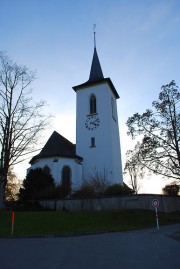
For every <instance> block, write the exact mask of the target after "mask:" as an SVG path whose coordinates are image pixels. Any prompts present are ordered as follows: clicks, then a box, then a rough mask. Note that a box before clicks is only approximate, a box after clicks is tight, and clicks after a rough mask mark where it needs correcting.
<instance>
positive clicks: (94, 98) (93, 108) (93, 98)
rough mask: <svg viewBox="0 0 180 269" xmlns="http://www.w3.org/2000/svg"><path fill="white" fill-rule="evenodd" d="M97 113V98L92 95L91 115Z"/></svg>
mask: <svg viewBox="0 0 180 269" xmlns="http://www.w3.org/2000/svg"><path fill="white" fill-rule="evenodd" d="M95 113H96V96H95V95H94V94H92V95H91V96H90V114H95Z"/></svg>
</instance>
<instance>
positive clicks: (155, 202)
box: [152, 199, 159, 208]
mask: <svg viewBox="0 0 180 269" xmlns="http://www.w3.org/2000/svg"><path fill="white" fill-rule="evenodd" d="M152 206H153V207H155V208H157V207H158V206H159V200H158V199H153V200H152Z"/></svg>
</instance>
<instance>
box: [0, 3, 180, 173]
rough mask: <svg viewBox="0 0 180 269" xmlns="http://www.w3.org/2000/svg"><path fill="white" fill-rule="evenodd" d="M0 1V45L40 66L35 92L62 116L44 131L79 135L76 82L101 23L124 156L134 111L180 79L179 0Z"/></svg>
mask: <svg viewBox="0 0 180 269" xmlns="http://www.w3.org/2000/svg"><path fill="white" fill-rule="evenodd" d="M0 7H1V16H0V50H1V51H6V52H7V54H8V55H9V56H11V57H12V58H13V59H14V61H15V62H17V63H18V64H25V65H27V66H28V67H29V68H30V69H31V70H37V79H36V81H35V82H34V83H33V84H32V88H33V89H34V92H33V97H34V99H35V100H39V99H44V100H46V101H47V103H48V104H49V106H48V111H49V112H50V113H51V114H54V115H55V116H56V118H55V119H54V122H53V123H52V129H51V130H48V131H47V133H46V136H45V138H46V139H47V138H48V137H49V135H50V134H51V132H52V130H54V129H55V130H56V131H58V132H59V133H61V134H62V135H64V136H65V137H66V138H68V139H69V140H71V141H72V142H73V143H75V117H76V116H75V109H76V104H75V103H76V96H75V92H74V91H73V90H72V86H75V85H78V84H81V83H83V82H85V81H87V80H88V78H89V72H90V66H91V61H92V55H93V24H96V25H97V26H96V37H97V51H98V55H99V59H100V62H101V66H102V70H103V73H104V76H105V77H110V78H111V80H112V81H113V83H114V85H115V87H116V89H117V91H118V93H119V95H120V100H119V101H118V114H119V126H120V134H121V146H122V158H123V162H124V161H125V158H124V155H125V152H126V150H127V149H129V148H130V147H131V141H130V138H127V136H126V131H127V129H126V125H125V122H126V121H127V119H128V117H129V116H132V115H133V113H135V112H139V113H141V112H143V111H144V110H145V109H146V108H150V107H151V103H152V101H153V100H156V99H157V97H158V92H159V90H160V88H161V86H162V85H163V84H167V83H169V82H170V81H171V80H173V79H174V80H175V81H176V83H177V85H179V86H180V68H179V63H180V30H179V29H180V1H179V0H171V1H169V0H143V1H142V0H31V1H28V0H0ZM21 167H22V166H21ZM24 167H25V168H24V169H23V173H25V169H26V168H27V167H28V162H26V163H25V164H24Z"/></svg>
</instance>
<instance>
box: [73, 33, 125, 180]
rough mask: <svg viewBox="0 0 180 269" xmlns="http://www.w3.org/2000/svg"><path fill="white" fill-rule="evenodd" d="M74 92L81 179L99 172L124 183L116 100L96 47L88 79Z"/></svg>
mask: <svg viewBox="0 0 180 269" xmlns="http://www.w3.org/2000/svg"><path fill="white" fill-rule="evenodd" d="M73 89H74V91H75V92H76V96H77V97H76V154H77V155H79V156H82V158H83V162H82V164H83V166H82V167H83V178H84V179H86V180H87V179H88V178H90V177H92V176H95V175H97V173H98V175H99V176H103V177H105V178H106V179H107V180H108V181H110V183H111V184H114V183H120V184H123V176H122V163H121V149H120V138H119V126H118V114H117V104H116V100H117V99H118V98H119V95H118V93H117V91H116V89H115V87H114V85H113V83H112V81H111V79H110V78H104V76H103V72H102V69H101V65H100V62H99V58H98V55H97V51H96V46H95V33H94V55H93V60H92V65H91V70H90V76H89V80H88V81H87V82H85V83H83V84H81V85H78V86H74V87H73Z"/></svg>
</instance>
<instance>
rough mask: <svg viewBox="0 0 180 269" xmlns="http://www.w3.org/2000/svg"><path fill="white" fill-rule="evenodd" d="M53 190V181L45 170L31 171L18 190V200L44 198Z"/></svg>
mask: <svg viewBox="0 0 180 269" xmlns="http://www.w3.org/2000/svg"><path fill="white" fill-rule="evenodd" d="M53 188H55V184H54V179H53V177H52V175H51V174H50V172H48V170H47V169H45V170H43V169H41V168H36V169H31V170H30V171H29V173H28V174H27V176H26V178H25V179H24V181H23V187H22V188H20V193H19V198H20V200H34V199H42V198H46V197H47V196H48V195H49V193H50V190H52V189H53Z"/></svg>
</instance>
